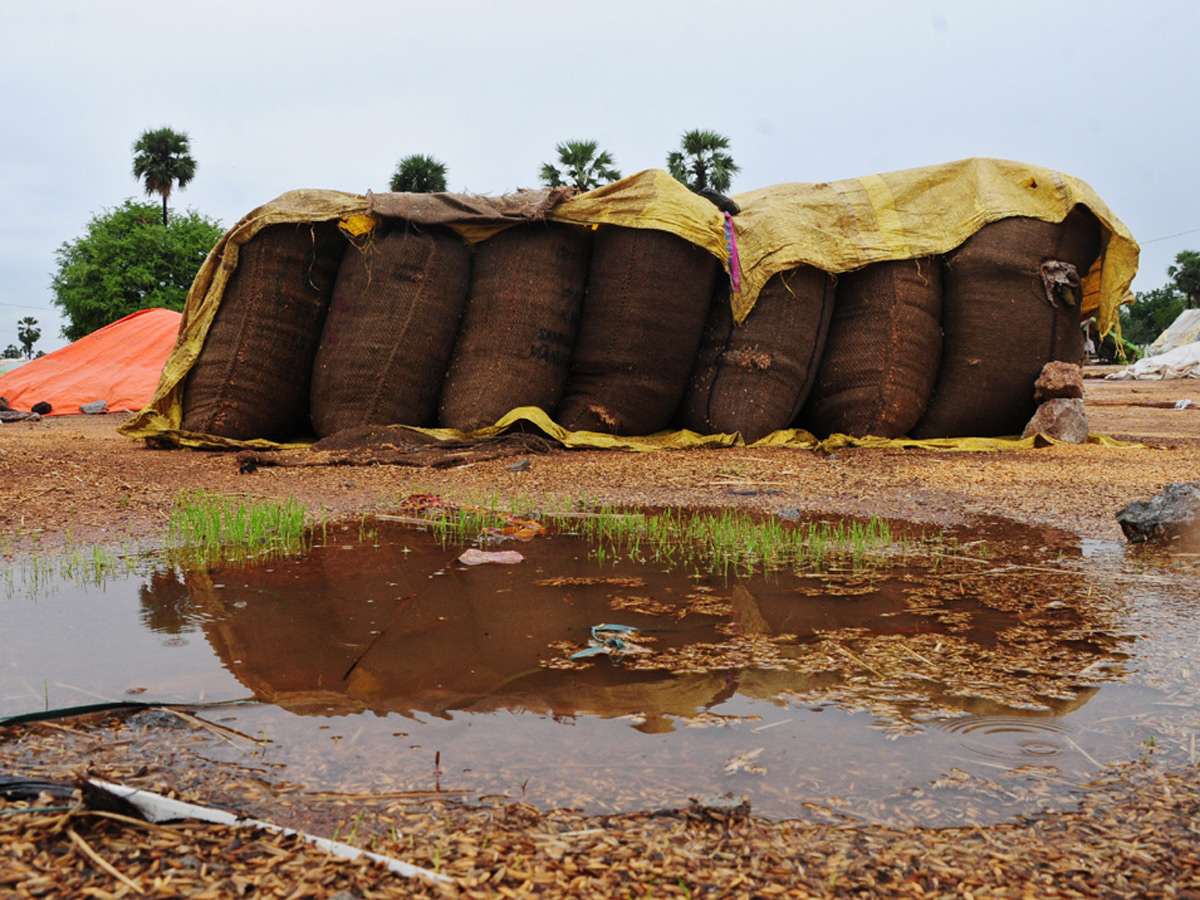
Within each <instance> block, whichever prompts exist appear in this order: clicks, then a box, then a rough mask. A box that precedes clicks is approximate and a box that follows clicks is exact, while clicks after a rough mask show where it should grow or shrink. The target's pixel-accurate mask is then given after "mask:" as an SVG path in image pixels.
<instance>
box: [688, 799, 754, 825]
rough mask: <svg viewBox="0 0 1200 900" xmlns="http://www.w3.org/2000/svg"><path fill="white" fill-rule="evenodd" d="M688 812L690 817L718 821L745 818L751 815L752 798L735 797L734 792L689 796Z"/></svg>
mask: <svg viewBox="0 0 1200 900" xmlns="http://www.w3.org/2000/svg"><path fill="white" fill-rule="evenodd" d="M687 814H688V818H689V819H710V820H713V821H717V822H728V821H729V820H731V819H744V818H746V817H747V816H748V815H750V798H749V797H734V796H733V794H732V793H726V794H704V795H702V796H700V797H689V798H688V809H687Z"/></svg>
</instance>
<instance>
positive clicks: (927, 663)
mask: <svg viewBox="0 0 1200 900" xmlns="http://www.w3.org/2000/svg"><path fill="white" fill-rule="evenodd" d="M900 649H902V650H904V651H905V652H907V653H910V654H912V655H913V656H915V657H916V658H917V659H919V660H920V661H921V662H923V663H925V664H926V665H927V666H931V667H933V668H935V669H936V668H937V666H935V665H934V664H933V663H932V662H931V661H930V660H928V659H926V658H925V657H924V656H922V655H921V654H920V653H918V652H917V651H916V650H914V649H913V648H912V647H910V646H908V644H901V645H900Z"/></svg>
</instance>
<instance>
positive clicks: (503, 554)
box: [458, 547, 525, 566]
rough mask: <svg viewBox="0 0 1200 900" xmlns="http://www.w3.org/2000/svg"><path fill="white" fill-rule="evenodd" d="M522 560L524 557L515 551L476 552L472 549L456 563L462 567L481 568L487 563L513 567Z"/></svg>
mask: <svg viewBox="0 0 1200 900" xmlns="http://www.w3.org/2000/svg"><path fill="white" fill-rule="evenodd" d="M524 559H525V557H524V556H522V555H521V554H520V553H518V552H517V551H516V550H476V549H475V548H474V547H472V548H471V549H470V550H467V551H465V552H464V553H463V555H462V556H460V557H459V558H458V562H460V563H462V564H463V565H464V566H483V565H487V564H488V563H497V564H499V565H502V566H515V565H516V564H517V563H519V562H521V561H522V560H524Z"/></svg>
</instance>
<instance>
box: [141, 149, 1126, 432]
mask: <svg viewBox="0 0 1200 900" xmlns="http://www.w3.org/2000/svg"><path fill="white" fill-rule="evenodd" d="M434 196H435V197H436V196H438V195H434ZM440 196H441V197H442V198H443V200H444V202H443V203H442V204H441V209H440V212H439V214H440V216H441V217H440V218H439V220H438V221H440V222H443V223H444V224H447V225H449V226H450V227H452V228H455V229H456V230H458V231H459V233H460V234H463V235H464V237H465V238H466V239H468V240H479V239H482V238H484V237H486V236H488V235H490V234H493V233H495V231H496V229H497V227H505V226H504V225H499V226H497V225H496V224H495V220H496V211H495V210H494V209H492V208H491V207H493V206H495V204H492V203H485V204H483V206H484V207H487V213H486V215H485V214H484V213H483V212H482V211H481V205H480V204H479V203H470V202H460V200H461V198H459V197H458V195H450V194H447V195H440ZM381 197H386V195H381ZM734 199H735V200H736V201H737V202H738V204H739V205H740V206H741V208H742V211H741V213H740V214H739V215H738V216H736V217H735V218H734V219H733V224H734V233H735V240H736V245H737V250H738V256H739V259H740V266H739V272H738V275H739V278H738V285H739V286H738V289H737V290H736V291H734V292H732V301H731V302H732V305H733V311H734V315H735V318H736V319H737V320H738V321H739V322H740V321H743V320H744V319H745V317H746V316H747V315H748V314H749V313H750V311H751V310H752V309H753V307H754V301H755V300H756V299H757V297H758V294H759V291H760V290H761V289H762V287H763V285H764V284H766V282H767V281H768V280H769V279H770V278H771V276H773V275H775V274H777V273H779V272H784V271H788V270H790V269H793V268H795V267H797V266H799V265H805V264H807V265H811V266H815V267H817V268H819V269H822V270H824V271H826V272H830V273H832V274H839V273H842V272H848V271H852V270H854V269H857V268H861V267H862V266H865V265H868V264H870V263H873V262H879V261H882V260H895V259H908V258H914V257H920V256H929V255H933V254H940V253H945V252H948V251H950V250H953V249H954V248H955V247H957V246H959V245H960V244H961V243H962V242H963V241H965V240H966V239H967V238H969V237H970V236H971V235H973V234H974V233H975V232H976V231H978V230H979V229H980V228H981V227H983V226H984V225H986V224H988V223H989V222H994V221H997V220H999V219H1003V218H1008V217H1010V216H1029V217H1033V218H1038V219H1043V220H1046V221H1050V222H1059V221H1062V220H1063V219H1064V218H1065V217H1066V215H1067V213H1068V212H1069V211H1070V210H1071V208H1072V207H1073V206H1075V205H1076V204H1083V205H1084V206H1086V207H1088V208H1089V209H1090V210H1091V211H1092V212H1093V213H1095V215H1096V217H1097V218H1098V219H1099V220H1100V222H1101V224H1102V225H1103V230H1102V237H1101V254H1100V258H1099V259H1098V260H1097V262H1096V264H1095V265H1094V266H1093V267H1092V270H1091V271H1090V272H1089V273H1088V274H1087V276H1086V278H1085V279H1084V282H1083V287H1084V301H1083V309H1082V315H1081V318H1085V317H1087V316H1092V315H1094V316H1096V317H1097V320H1098V324H1099V327H1100V329H1101V332H1102V333H1104V332H1107V331H1108V329H1110V328H1111V327H1112V325H1113V323H1114V321H1115V319H1116V314H1117V307H1118V306H1119V305H1120V304H1121V303H1123V302H1125V301H1126V300H1128V299H1130V298H1131V296H1132V295H1131V294H1130V290H1129V286H1130V284H1131V283H1132V281H1133V276H1134V275H1135V274H1136V272H1137V258H1138V246H1137V243H1136V242H1135V241H1134V240H1133V237H1132V235H1131V234H1130V233H1129V231H1128V229H1126V228H1125V226H1124V225H1123V224H1122V223H1121V222H1120V220H1119V219H1117V218H1116V216H1114V215H1113V214H1112V212H1111V211H1110V210H1109V209H1108V207H1107V206H1106V205H1105V203H1104V201H1102V200H1101V199H1100V198H1099V196H1097V195H1096V193H1095V192H1094V191H1093V190H1092V189H1091V188H1090V187H1089V186H1088V185H1087V184H1085V183H1084V182H1082V181H1079V180H1078V179H1075V178H1072V177H1070V176H1068V175H1064V174H1062V173H1061V172H1056V171H1054V170H1051V169H1045V168H1041V167H1039V166H1030V165H1025V164H1023V163H1015V162H1006V161H1003V160H994V159H968V160H962V161H960V162H954V163H947V164H945V165H938V166H928V167H925V168H920V169H907V170H904V171H900V172H891V173H887V174H884V175H869V176H866V177H863V178H854V179H847V180H844V181H834V182H828V183H825V182H821V183H815V184H807V183H804V184H800V183H798V184H782V185H776V186H774V187H769V188H762V189H760V190H756V191H750V192H747V193H744V194H737V195H735V197H734ZM381 202H382V201H379V200H376V205H379V204H380V203H381ZM382 205H383V207H386V204H382ZM500 205H501V206H502V205H503V204H500ZM447 209H449V210H450V212H449V213H447V212H446V210H447ZM501 212H503V210H501ZM543 216H544V218H547V219H551V220H554V221H559V222H567V223H575V224H579V225H622V226H626V227H634V228H654V229H660V230H664V231H669V232H672V233H674V234H677V235H679V236H680V237H682V238H684V239H686V240H688V241H690V242H692V243H693V244H696V245H697V246H700V247H703V248H704V249H706V250H708V251H709V252H710V253H712V254H713V256H715V257H717V258H718V259H719V260H721V262H722V263H723V264H724V266H725V267H726V270H728V268H729V259H730V253H729V243H728V239H727V235H726V228H725V225H726V223H725V217H724V215H723V214H722V213H721V212H720V211H719V210H718V209H717V208H716V207H715V206H714V205H713V204H711V203H710V202H708V201H707V200H705V199H703V198H702V197H699V196H698V195H696V194H694V193H693V192H692V191H690V190H688V189H687V188H686V187H684V186H683V185H682V184H680V183H679V182H678V181H676V180H675V179H674V178H672V177H671V176H670V175H668V174H667V173H666V172H664V171H662V170H658V169H652V170H648V171H645V172H641V173H639V174H637V175H633V176H630V177H629V178H624V179H622V180H621V181H617V182H614V183H613V184H610V185H606V186H605V187H602V188H598V189H596V190H594V191H590V192H588V193H586V194H580V195H578V196H575V197H572V198H569V199H565V200H562V201H561V202H558V203H557V204H555V205H552V207H551V208H550V209H549V212H545V213H543V211H542V210H541V209H539V210H538V211H537V212H536V217H537V218H542V217H543ZM328 220H337V221H339V222H340V223H341V225H342V228H343V230H344V231H345V232H346V233H347V235H348V236H350V237H353V238H357V239H360V240H361V239H364V238H369V235H370V232H371V231H372V229H373V228H374V226H375V224H376V223H377V222H378V221H379V220H378V218H377V215H376V214H375V213H374V212H373V210H372V198H371V197H370V196H359V195H356V194H346V193H341V192H337V191H321V190H302V191H291V192H289V193H286V194H284V195H282V196H281V197H279V198H278V199H276V200H273V201H271V202H270V203H267V204H265V205H264V206H261V207H259V208H258V209H255V210H253V211H252V212H250V213H248V214H247V215H246V216H244V217H243V218H242V219H241V221H239V222H238V223H237V224H236V225H235V226H234V227H233V228H231V229H230V230H229V231H228V232H227V233H226V234H225V235H224V236H223V237H222V238H221V240H220V241H219V242H218V243H217V245H216V246H215V247H214V248H213V249H212V251H211V252H210V253H209V255H208V258H207V259H206V260H205V261H204V264H203V265H202V266H201V268H200V271H199V273H198V274H197V275H196V279H195V281H194V282H193V283H192V287H191V290H190V291H189V292H188V297H187V302H186V304H185V306H184V311H183V319H182V321H181V325H180V334H179V339H178V340H177V341H176V345H175V348H174V350H173V351H172V352H171V355H170V357H168V359H167V362H166V365H165V366H164V368H163V374H162V378H161V379H160V380H159V384H158V387H157V389H156V391H155V394H154V398H153V399H152V400H151V402H150V404H149V405H148V406H147V407H146V408H145V409H143V410H142V411H141V412H139V413H138V414H137V415H136V416H135V417H134V418H133V419H131V420H130V421H129V422H127V423H126V424H125V425H124V426H122V428H121V431H122V433H124V434H126V435H130V436H132V437H139V438H161V439H164V440H166V441H169V442H172V443H177V444H180V445H183V446H191V447H211V448H218V447H222V448H230V447H255V448H266V447H274V446H279V445H278V444H274V443H272V442H269V441H260V440H255V441H232V440H228V439H224V438H217V437H213V436H211V435H201V434H192V433H187V432H183V431H181V430H180V425H181V423H182V421H183V403H182V399H183V398H182V385H183V382H184V379H185V377H186V376H187V373H188V371H189V370H190V369H191V367H192V365H193V364H194V363H195V361H196V358H197V356H198V355H199V353H200V349H201V347H202V346H203V344H204V338H205V336H206V335H207V334H208V329H209V326H210V325H211V324H212V321H213V318H214V316H215V315H216V312H217V308H218V307H219V306H220V303H221V298H222V296H223V295H224V292H225V286H226V284H227V283H228V281H229V276H230V275H231V274H232V272H233V271H234V270H235V269H236V267H237V261H238V250H239V248H240V247H241V245H242V244H244V243H246V241H248V240H250V239H251V238H252V237H253V236H254V235H255V234H257V233H258V232H259V231H261V230H262V229H263V228H266V227H267V226H270V225H280V224H287V223H304V222H317V221H328ZM517 412H519V411H517ZM503 421H504V420H502V422H503ZM555 427H556V428H557V426H555ZM559 430H560V431H561V429H559ZM564 434H566V433H565V432H564ZM681 434H682V435H687V437H686V438H679V437H677V438H670V439H668V438H667V437H665V436H653V437H650V438H644V439H638V440H641V441H647V442H650V443H652V444H653V445H654V446H678V445H679V444H678V443H676V442H677V441H678V440H680V439H683V440H685V441H686V446H696V445H697V444H698V443H699V444H707V443H721V441H720V440H719V439H720V438H722V437H725V438H729V440H728V441H727V442H728V443H732V442H733V439H732V438H731V437H730V436H719V435H718V436H715V437H701V436H698V435H694V434H690V433H687V432H684V433H681ZM782 434H784V435H786V434H788V433H787V432H785V433H782ZM772 437H775V436H772ZM561 439H562V438H560V440H561ZM809 439H810V440H811V436H809ZM738 440H740V439H738ZM764 440H765V441H772V438H766V439H764ZM789 440H791V439H790V438H786V437H781V438H779V439H778V442H787V441H789ZM586 441H587V443H586V444H585V445H586V446H622V447H624V448H625V449H647V448H644V447H633V446H631V445H630V444H631V439H627V438H614V437H610V436H604V435H590V436H588V437H587V438H586ZM563 442H564V443H566V444H567V446H575V445H576V444H571V443H568V442H567V441H566V440H564V441H563ZM761 443H763V442H760V444H761ZM909 443H910V444H911V443H913V442H909ZM931 443H939V442H921V444H922V445H924V444H931ZM940 443H943V444H944V443H945V442H940ZM977 449H978V448H977Z"/></svg>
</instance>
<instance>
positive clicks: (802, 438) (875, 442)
mask: <svg viewBox="0 0 1200 900" xmlns="http://www.w3.org/2000/svg"><path fill="white" fill-rule="evenodd" d="M519 423H525V424H528V425H533V426H535V427H536V428H537V429H538V430H539V431H541V432H542V433H543V434H545V435H546V436H547V437H548V438H550V439H552V440H554V441H557V442H558V443H559V444H561V445H562V446H563V447H566V448H568V449H572V450H626V451H631V452H637V453H647V452H653V451H657V450H694V449H699V448H704V447H708V448H717V447H747V446H748V447H786V448H790V449H793V450H822V451H824V452H826V453H833V452H835V451H837V450H842V449H845V448H847V447H871V448H890V449H897V450H913V449H924V450H949V451H975V452H991V451H1001V450H1032V449H1034V448H1036V447H1039V446H1045V445H1046V444H1056V443H1061V442H1059V441H1056V440H1054V439H1053V438H1050V437H1046V436H1044V435H1034V436H1032V437H1028V438H1016V437H997V438H937V439H925V440H911V439H909V438H878V437H863V438H856V437H850V436H849V435H845V434H834V435H830V436H829V437H828V438H826V439H825V440H818V439H817V438H816V437H814V436H813V435H812V434H810V433H809V432H807V431H804V430H802V429H798V428H789V429H786V430H783V431H776V432H774V433H773V434H769V435H767V436H766V437H764V438H762V439H760V440H757V441H755V442H754V443H752V444H747V443H746V442H745V441H744V440H743V439H742V436H741V435H740V434H738V433H736V432H735V433H733V434H697V433H696V432H694V431H686V430H681V431H660V432H658V433H657V434H651V435H645V436H638V437H618V436H616V435H611V434H602V433H599V432H595V431H568V430H567V429H566V428H563V427H562V426H561V425H559V424H558V423H557V422H555V421H554V420H553V419H551V418H550V416H549V415H547V414H546V412H545V411H544V410H542V409H539V408H537V407H536V406H522V407H519V408H517V409H514V410H511V411H510V412H508V413H506V414H505V415H504V416H503V417H501V419H500V420H499V421H498V422H496V424H495V425H489V426H487V427H486V428H480V429H479V430H478V431H473V432H464V431H459V430H458V429H455V428H418V427H416V426H413V425H394V426H392V427H394V428H401V429H404V430H405V431H414V432H418V433H420V434H425V435H429V436H430V437H433V438H437V439H438V440H441V441H447V440H460V441H461V440H469V439H477V440H478V439H487V438H494V437H498V436H500V435H502V434H505V433H506V432H507V431H509V429H511V428H512V427H513V426H515V425H517V424H519ZM155 436H156V437H163V438H167V439H169V440H170V441H171V442H172V443H176V444H178V445H180V446H183V447H192V448H196V449H203V450H239V449H252V450H273V449H274V450H290V449H297V448H303V447H305V446H308V445H307V444H303V443H294V444H276V443H273V442H271V441H266V440H252V441H236V440H232V439H229V438H221V437H213V436H211V435H202V434H196V433H194V432H187V431H179V430H173V431H170V432H167V433H164V434H161V435H155ZM1088 442H1089V443H1094V444H1100V445H1102V446H1105V447H1125V448H1130V447H1140V446H1141V444H1129V443H1125V442H1123V441H1118V440H1116V439H1114V438H1110V437H1105V436H1103V435H1089V437H1088Z"/></svg>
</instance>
